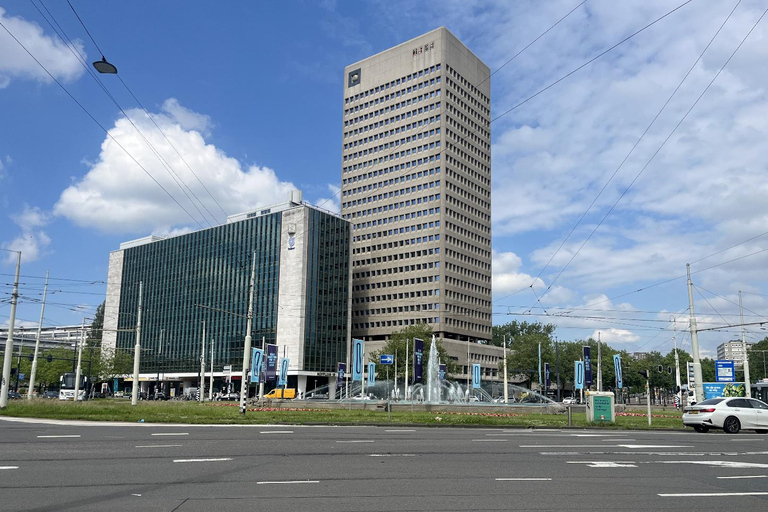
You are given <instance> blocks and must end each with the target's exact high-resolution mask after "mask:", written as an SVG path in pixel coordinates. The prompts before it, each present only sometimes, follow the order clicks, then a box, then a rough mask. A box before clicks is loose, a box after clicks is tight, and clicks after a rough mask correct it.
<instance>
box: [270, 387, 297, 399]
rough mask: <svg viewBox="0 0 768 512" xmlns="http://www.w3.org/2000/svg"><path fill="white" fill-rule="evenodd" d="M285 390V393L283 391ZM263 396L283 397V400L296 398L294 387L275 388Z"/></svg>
mask: <svg viewBox="0 0 768 512" xmlns="http://www.w3.org/2000/svg"><path fill="white" fill-rule="evenodd" d="M283 392H285V393H283ZM264 398H283V399H285V400H292V399H294V398H296V389H294V388H285V389H282V388H275V389H273V390H272V391H270V392H269V393H267V394H266V395H264Z"/></svg>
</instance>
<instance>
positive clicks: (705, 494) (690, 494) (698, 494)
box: [659, 492, 768, 498]
mask: <svg viewBox="0 0 768 512" xmlns="http://www.w3.org/2000/svg"><path fill="white" fill-rule="evenodd" d="M659 496H661V497H662V498H695V497H704V498H709V497H716V496H768V492H687V493H679V494H659Z"/></svg>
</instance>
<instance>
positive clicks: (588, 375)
mask: <svg viewBox="0 0 768 512" xmlns="http://www.w3.org/2000/svg"><path fill="white" fill-rule="evenodd" d="M591 351H592V349H591V348H590V347H589V346H587V345H585V346H584V385H585V386H586V387H587V388H588V387H589V386H591V385H592V358H591V357H590V354H591Z"/></svg>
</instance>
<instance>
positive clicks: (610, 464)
mask: <svg viewBox="0 0 768 512" xmlns="http://www.w3.org/2000/svg"><path fill="white" fill-rule="evenodd" d="M568 464H586V465H587V466H588V467H590V468H636V467H637V463H635V462H634V461H628V462H614V461H610V460H592V461H588V460H576V461H571V460H569V461H568Z"/></svg>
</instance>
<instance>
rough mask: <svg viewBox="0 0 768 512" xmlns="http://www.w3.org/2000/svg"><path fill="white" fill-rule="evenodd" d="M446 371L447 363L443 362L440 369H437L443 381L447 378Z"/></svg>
mask: <svg viewBox="0 0 768 512" xmlns="http://www.w3.org/2000/svg"><path fill="white" fill-rule="evenodd" d="M445 372H446V368H445V365H444V364H441V365H440V367H439V370H437V374H438V376H439V378H440V380H441V381H442V380H445Z"/></svg>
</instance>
